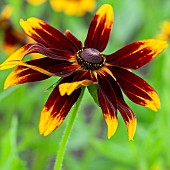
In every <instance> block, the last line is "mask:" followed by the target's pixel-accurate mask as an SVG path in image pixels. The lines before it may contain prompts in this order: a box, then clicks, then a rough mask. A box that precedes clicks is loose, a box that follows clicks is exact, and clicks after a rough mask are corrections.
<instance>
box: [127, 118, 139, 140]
mask: <svg viewBox="0 0 170 170" xmlns="http://www.w3.org/2000/svg"><path fill="white" fill-rule="evenodd" d="M136 125H137V121H136V117H133V118H132V119H129V122H126V126H127V130H128V138H129V140H133V137H134V135H135V132H136Z"/></svg>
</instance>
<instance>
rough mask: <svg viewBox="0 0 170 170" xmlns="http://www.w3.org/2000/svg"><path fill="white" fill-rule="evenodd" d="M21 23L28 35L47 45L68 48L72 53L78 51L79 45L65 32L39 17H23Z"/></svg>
mask: <svg viewBox="0 0 170 170" xmlns="http://www.w3.org/2000/svg"><path fill="white" fill-rule="evenodd" d="M20 24H21V26H22V28H23V29H24V31H25V33H26V34H27V35H28V36H30V37H31V38H33V39H34V40H35V41H36V42H38V43H41V44H43V45H45V46H46V47H51V48H57V49H63V50H67V51H69V52H71V53H72V54H74V53H75V52H76V51H77V47H76V46H75V45H74V44H73V43H72V42H71V41H70V40H69V39H68V38H67V37H66V36H64V34H62V33H61V32H60V31H58V30H57V29H55V28H53V27H52V26H50V25H48V24H47V23H46V22H44V21H42V20H40V19H38V18H29V19H27V20H26V21H24V20H22V19H21V20H20Z"/></svg>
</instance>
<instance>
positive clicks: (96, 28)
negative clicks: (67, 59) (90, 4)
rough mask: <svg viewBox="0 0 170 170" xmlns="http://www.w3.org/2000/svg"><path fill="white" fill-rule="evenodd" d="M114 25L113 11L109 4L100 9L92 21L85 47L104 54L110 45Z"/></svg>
mask: <svg viewBox="0 0 170 170" xmlns="http://www.w3.org/2000/svg"><path fill="white" fill-rule="evenodd" d="M112 24H113V9H112V7H111V6H110V5H109V4H104V5H103V6H101V7H100V8H99V10H98V11H97V12H96V14H95V16H94V17H93V19H92V21H91V24H90V27H89V30H88V34H87V38H86V40H85V47H87V48H95V49H97V50H98V51H100V52H102V51H103V50H104V49H105V48H106V45H107V43H108V40H109V36H110V32H111V29H112Z"/></svg>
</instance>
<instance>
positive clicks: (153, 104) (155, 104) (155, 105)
mask: <svg viewBox="0 0 170 170" xmlns="http://www.w3.org/2000/svg"><path fill="white" fill-rule="evenodd" d="M150 97H151V98H152V100H146V105H145V107H147V108H149V109H151V110H153V111H155V112H157V111H158V109H159V108H160V99H159V96H158V94H157V93H156V92H155V91H151V92H150Z"/></svg>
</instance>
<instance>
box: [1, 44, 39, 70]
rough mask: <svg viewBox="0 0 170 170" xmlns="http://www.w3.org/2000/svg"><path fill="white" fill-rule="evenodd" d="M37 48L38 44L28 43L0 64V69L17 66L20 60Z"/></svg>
mask: <svg viewBox="0 0 170 170" xmlns="http://www.w3.org/2000/svg"><path fill="white" fill-rule="evenodd" d="M35 49H36V46H35V45H34V44H26V45H25V46H23V47H21V48H20V49H18V50H17V51H16V52H15V53H13V54H12V55H11V56H10V57H8V58H7V60H5V61H4V62H3V63H2V64H1V65H0V70H4V69H9V68H12V67H15V66H16V65H17V64H18V61H21V60H22V59H23V58H24V56H25V55H27V54H29V53H31V52H33V51H34V50H35Z"/></svg>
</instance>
